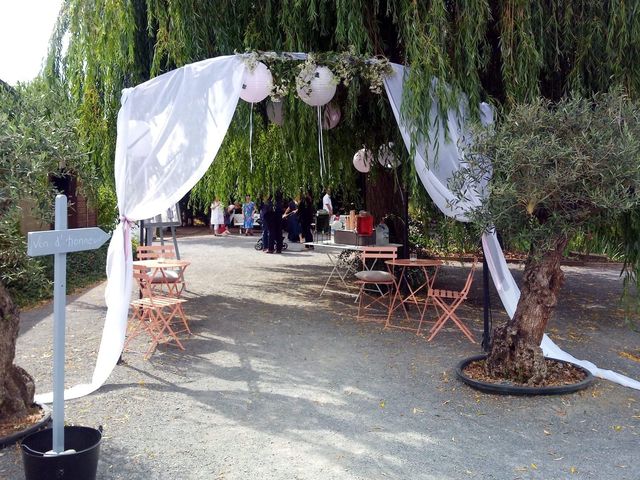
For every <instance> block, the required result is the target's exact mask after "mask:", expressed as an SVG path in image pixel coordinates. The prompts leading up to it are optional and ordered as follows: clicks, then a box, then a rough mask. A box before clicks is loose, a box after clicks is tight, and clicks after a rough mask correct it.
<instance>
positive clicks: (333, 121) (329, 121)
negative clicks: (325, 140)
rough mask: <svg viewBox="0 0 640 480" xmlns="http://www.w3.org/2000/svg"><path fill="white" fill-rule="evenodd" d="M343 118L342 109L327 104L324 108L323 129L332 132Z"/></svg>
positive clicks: (332, 104) (333, 104)
mask: <svg viewBox="0 0 640 480" xmlns="http://www.w3.org/2000/svg"><path fill="white" fill-rule="evenodd" d="M341 116H342V114H341V113H340V107H338V106H337V105H336V104H335V103H329V104H327V106H326V107H324V114H323V116H322V128H324V129H325V130H331V129H332V128H333V127H335V126H336V125H338V122H340V117H341Z"/></svg>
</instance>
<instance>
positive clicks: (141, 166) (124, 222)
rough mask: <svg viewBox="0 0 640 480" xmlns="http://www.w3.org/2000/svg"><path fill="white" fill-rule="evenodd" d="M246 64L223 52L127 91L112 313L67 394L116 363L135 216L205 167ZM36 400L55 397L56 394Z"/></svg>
mask: <svg viewBox="0 0 640 480" xmlns="http://www.w3.org/2000/svg"><path fill="white" fill-rule="evenodd" d="M244 69H245V64H244V62H243V61H242V59H241V58H240V57H237V56H226V57H217V58H214V59H209V60H204V61H202V62H198V63H193V64H190V65H186V66H184V67H182V68H178V69H177V70H173V71H171V72H169V73H166V74H164V75H161V76H159V77H156V78H153V79H151V80H149V81H148V82H145V83H143V84H141V85H138V86H136V87H135V88H130V89H126V90H124V91H123V92H122V100H121V103H122V106H121V108H120V112H119V113H118V138H117V143H116V157H115V182H116V194H117V197H118V210H119V212H120V218H121V221H120V223H119V224H118V226H117V227H116V229H115V231H114V232H113V235H112V238H111V243H110V245H109V252H108V257H107V278H108V280H107V288H106V292H105V300H106V304H107V308H108V310H107V317H106V320H105V324H104V329H103V333H102V341H101V343H100V350H99V352H98V359H97V362H96V366H95V370H94V372H93V378H92V380H91V383H90V384H83V385H78V386H75V387H73V388H71V389H68V390H66V391H65V399H70V398H78V397H81V396H84V395H87V394H89V393H91V392H93V391H95V390H96V389H98V388H100V386H101V385H102V384H103V383H104V382H105V381H106V380H107V378H108V377H109V375H110V374H111V371H112V370H113V368H114V366H115V365H116V363H117V361H118V358H119V357H120V353H121V352H122V348H123V346H124V338H125V332H126V327H127V314H128V310H129V301H130V296H131V287H132V285H131V282H132V255H131V242H130V238H129V235H130V222H132V221H136V220H142V219H145V218H150V217H153V216H154V215H157V214H159V213H161V212H163V211H165V210H166V209H168V208H169V207H171V206H172V205H174V204H175V203H177V202H178V201H179V200H180V199H181V198H182V197H183V196H184V195H185V194H186V193H187V192H188V191H189V190H191V188H193V186H194V185H195V184H196V182H197V181H198V180H199V179H200V178H201V177H202V176H203V175H204V173H205V172H206V171H207V168H209V165H210V164H211V162H212V161H213V159H214V158H215V156H216V154H217V153H218V149H219V148H220V145H221V144H222V140H223V138H224V136H225V134H226V133H227V130H228V128H229V124H230V123H231V119H232V118H233V114H234V112H235V110H236V106H237V103H238V98H239V96H240V90H241V88H242V76H243V74H244ZM37 400H38V401H40V402H44V403H49V402H51V400H52V396H51V394H44V395H39V396H38V397H37Z"/></svg>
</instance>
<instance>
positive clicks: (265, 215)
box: [260, 196, 273, 253]
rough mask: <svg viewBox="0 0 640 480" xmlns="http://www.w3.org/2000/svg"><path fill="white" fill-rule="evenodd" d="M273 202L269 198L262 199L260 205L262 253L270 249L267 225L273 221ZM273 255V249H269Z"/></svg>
mask: <svg viewBox="0 0 640 480" xmlns="http://www.w3.org/2000/svg"><path fill="white" fill-rule="evenodd" d="M272 213H273V202H272V201H271V196H268V197H267V198H263V200H262V203H261V205H260V223H261V224H262V251H263V252H268V251H269V249H270V247H271V236H270V235H269V223H270V222H271V221H272V220H273V216H272ZM271 253H273V248H271Z"/></svg>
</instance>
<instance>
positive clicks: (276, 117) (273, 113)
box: [267, 101, 284, 126]
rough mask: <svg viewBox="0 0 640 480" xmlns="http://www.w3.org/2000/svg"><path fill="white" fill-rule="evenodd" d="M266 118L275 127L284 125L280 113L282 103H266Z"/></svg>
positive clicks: (282, 115)
mask: <svg viewBox="0 0 640 480" xmlns="http://www.w3.org/2000/svg"><path fill="white" fill-rule="evenodd" d="M267 117H269V120H271V121H272V122H273V123H275V124H276V125H280V126H282V125H283V124H284V112H283V111H282V102H272V101H268V102H267Z"/></svg>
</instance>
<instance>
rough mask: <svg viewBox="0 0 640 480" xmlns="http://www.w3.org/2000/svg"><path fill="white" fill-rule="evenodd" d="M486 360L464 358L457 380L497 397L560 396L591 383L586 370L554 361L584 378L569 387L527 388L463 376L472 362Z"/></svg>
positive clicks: (481, 358) (569, 363)
mask: <svg viewBox="0 0 640 480" xmlns="http://www.w3.org/2000/svg"><path fill="white" fill-rule="evenodd" d="M485 358H487V356H486V355H475V356H473V357H469V358H465V359H464V360H462V361H461V362H460V363H458V365H457V366H456V375H457V376H458V378H459V379H460V380H461V381H462V382H464V383H466V384H467V385H469V386H470V387H472V388H475V389H476V390H480V391H481V392H485V393H495V394H498V395H562V394H565V393H573V392H577V391H578V390H582V389H584V388H587V387H588V386H589V385H590V384H591V382H593V375H592V374H591V372H590V371H589V370H587V369H586V368H583V367H581V366H580V365H576V364H575V363H571V362H565V361H564V360H556V359H555V358H554V359H550V360H554V361H556V362H560V363H566V364H568V365H572V366H573V367H575V368H577V369H579V370H581V371H583V372H584V373H585V375H586V376H585V378H584V379H583V380H581V381H580V382H578V383H574V384H571V385H558V386H551V387H527V386H520V385H513V384H511V383H507V382H505V383H489V382H482V381H479V380H474V379H472V378H469V377H467V376H466V375H465V374H464V369H465V368H466V367H467V365H469V364H470V363H472V362H475V361H477V360H484V359H485Z"/></svg>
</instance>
